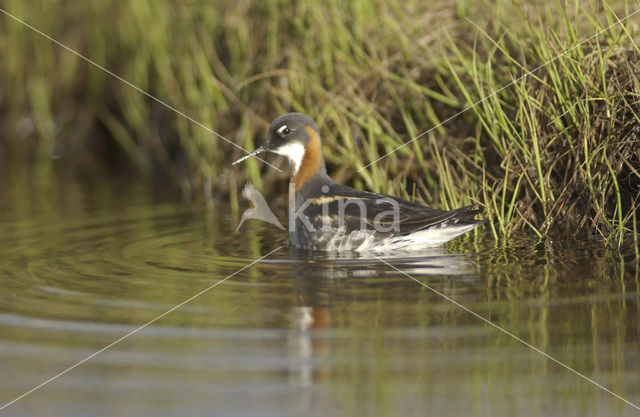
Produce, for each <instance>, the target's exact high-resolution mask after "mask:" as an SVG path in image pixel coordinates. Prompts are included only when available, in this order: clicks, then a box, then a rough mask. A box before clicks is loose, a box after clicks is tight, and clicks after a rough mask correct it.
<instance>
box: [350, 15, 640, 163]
mask: <svg viewBox="0 0 640 417" xmlns="http://www.w3.org/2000/svg"><path fill="white" fill-rule="evenodd" d="M638 12H640V9H638V10H636V11H635V12H633V13H631V14H629V15H627V16H625V17H623V18H622V19H618V20H617V21H616V22H615V23H612V24H611V25H609V26H607V27H606V28H604V29H602V30H601V31H599V32H597V33H596V34H595V35H592V36H590V37H588V38H587V39H584V40H583V41H581V42H580V43H578V44H576V45H574V46H572V47H571V48H569V49H567V50H566V51H564V52H563V53H561V54H560V55H557V56H555V57H554V58H551V59H550V60H548V61H547V62H545V63H544V64H540V65H538V66H537V67H535V68H534V69H532V70H531V71H527V72H525V73H524V74H523V75H521V76H520V77H518V78H516V79H515V80H513V81H511V82H510V83H508V84H505V85H503V86H502V87H500V88H499V89H497V90H496V91H494V92H493V93H491V94H489V95H488V96H486V97H484V98H482V99H480V100H478V101H476V102H475V103H473V104H470V105H468V106H467V107H465V108H464V109H462V110H460V111H459V112H458V113H456V114H454V115H453V116H451V117H448V118H447V119H445V120H444V121H443V122H440V123H439V124H437V125H435V126H433V127H432V128H431V129H429V130H426V131H424V132H422V133H420V134H419V135H418V136H416V137H414V138H413V139H411V140H409V141H407V142H405V143H403V144H402V145H400V146H398V147H397V148H395V149H394V150H392V151H390V152H387V153H386V154H384V155H382V156H381V157H380V158H378V159H376V160H375V161H373V162H370V163H369V164H367V165H365V166H363V167H362V168H360V169H359V170H358V171H357V172H360V171H362V170H365V169H367V168H369V167H370V166H371V165H373V164H375V163H377V162H378V161H380V160H381V159H384V158H386V157H387V156H389V155H391V154H392V153H394V152H396V151H398V150H400V149H402V148H404V147H405V146H407V145H409V144H410V143H412V142H414V141H416V140H418V139H420V138H421V137H423V136H424V135H426V134H428V133H430V132H432V131H433V130H435V129H437V128H439V127H440V126H442V125H444V124H445V123H447V122H449V121H450V120H453V119H455V118H456V117H458V116H460V115H461V114H462V113H464V112H466V111H467V110H470V109H472V108H474V107H475V106H477V105H478V104H480V103H482V102H484V101H486V100H487V99H490V98H491V97H493V96H495V95H496V94H498V93H500V92H501V91H502V90H504V89H505V88H508V87H511V86H512V85H513V84H515V83H517V82H518V81H520V80H522V79H524V78H527V77H528V76H529V75H531V74H533V73H534V72H536V71H538V70H539V69H540V68H543V67H545V66H547V65H549V64H550V63H552V62H554V61H556V60H558V59H560V58H562V57H563V56H565V55H566V54H568V53H569V52H571V51H573V50H574V49H576V48H579V47H580V46H582V45H584V44H585V43H587V42H589V41H590V40H592V39H593V38H596V37H598V36H599V35H601V34H602V33H604V32H606V31H608V30H609V29H611V28H612V27H614V26H617V25H619V24H622V22H624V21H625V20H627V19H630V18H631V17H632V16H634V15H636V14H637V13H638Z"/></svg>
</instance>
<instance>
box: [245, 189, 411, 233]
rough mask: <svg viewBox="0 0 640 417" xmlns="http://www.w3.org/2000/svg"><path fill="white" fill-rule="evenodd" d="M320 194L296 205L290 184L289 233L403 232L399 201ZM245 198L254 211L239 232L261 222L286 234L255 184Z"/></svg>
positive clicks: (387, 198)
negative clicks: (320, 230) (251, 222)
mask: <svg viewBox="0 0 640 417" xmlns="http://www.w3.org/2000/svg"><path fill="white" fill-rule="evenodd" d="M321 191H322V193H323V195H322V196H320V197H315V198H308V199H305V200H302V201H297V200H296V195H297V193H296V190H295V185H294V184H292V183H290V184H289V232H291V233H293V232H295V231H296V227H303V228H304V229H305V231H306V232H316V230H317V229H318V228H323V227H330V228H336V229H341V228H345V229H358V230H374V231H376V232H380V233H393V232H396V233H397V232H399V231H400V205H399V203H398V201H397V200H395V199H393V198H391V197H380V198H377V199H367V200H365V199H363V198H359V197H354V196H335V195H330V194H329V187H328V186H326V185H325V186H323V187H322V189H321ZM242 195H243V196H244V198H246V199H247V200H249V201H250V202H251V204H252V207H250V208H248V209H246V210H245V211H244V213H242V218H241V219H240V224H238V227H237V228H236V232H237V231H238V230H240V227H241V226H242V225H243V224H244V222H246V221H247V220H261V221H263V222H266V223H270V224H273V225H274V226H276V227H278V228H280V229H282V230H285V227H284V226H282V224H281V223H280V221H279V220H278V218H277V217H276V215H275V214H274V213H273V211H272V210H271V208H270V207H269V204H268V203H267V200H266V199H265V198H264V196H263V195H262V194H261V193H260V192H259V191H258V190H256V189H255V187H254V186H253V184H250V183H249V184H247V185H245V187H244V189H243V190H242ZM310 209H311V210H310ZM311 212H313V213H315V214H314V216H313V217H314V220H315V221H312V219H311V218H310V217H309V213H311Z"/></svg>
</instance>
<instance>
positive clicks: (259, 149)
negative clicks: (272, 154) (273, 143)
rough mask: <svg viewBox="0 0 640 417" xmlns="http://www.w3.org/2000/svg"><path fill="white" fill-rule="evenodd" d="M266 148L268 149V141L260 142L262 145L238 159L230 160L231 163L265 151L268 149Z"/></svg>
mask: <svg viewBox="0 0 640 417" xmlns="http://www.w3.org/2000/svg"><path fill="white" fill-rule="evenodd" d="M268 150H269V142H267V143H264V144H262V146H259V147H258V148H257V149H256V150H255V151H253V152H250V153H248V154H246V155H245V156H243V157H242V158H240V159H238V160H237V161H235V162H232V163H231V165H235V164H239V163H240V162H242V161H244V160H245V159H249V158H251V157H252V156H256V155H258V154H259V153H262V152H265V151H268Z"/></svg>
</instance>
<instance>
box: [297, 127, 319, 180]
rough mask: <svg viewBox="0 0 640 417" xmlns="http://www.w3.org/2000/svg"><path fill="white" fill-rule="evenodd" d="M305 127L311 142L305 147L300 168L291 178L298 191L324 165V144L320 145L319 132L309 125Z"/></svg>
mask: <svg viewBox="0 0 640 417" xmlns="http://www.w3.org/2000/svg"><path fill="white" fill-rule="evenodd" d="M304 129H305V130H306V131H307V134H308V135H309V143H307V146H306V147H305V150H304V156H303V157H302V162H301V163H300V168H299V169H298V172H297V173H296V174H295V175H294V176H293V178H292V179H291V182H293V183H294V184H295V186H296V191H299V190H300V189H302V187H304V185H305V184H306V183H307V181H308V180H309V178H311V177H313V175H314V174H315V173H316V172H318V170H319V169H320V168H321V167H322V146H321V145H320V137H319V136H318V132H316V131H315V130H314V129H313V128H311V127H309V126H305V128H304Z"/></svg>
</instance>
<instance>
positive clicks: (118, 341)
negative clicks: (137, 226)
mask: <svg viewBox="0 0 640 417" xmlns="http://www.w3.org/2000/svg"><path fill="white" fill-rule="evenodd" d="M280 249H282V246H278V247H277V248H275V249H274V250H272V251H271V252H269V253H267V254H266V255H264V256H261V257H260V258H258V259H255V260H253V261H251V263H249V264H247V265H245V266H243V267H242V268H240V269H238V270H237V271H236V272H234V273H233V274H231V275H228V276H227V277H225V278H223V279H221V280H220V281H218V282H216V283H215V284H212V285H210V286H208V287H207V288H205V289H204V290H202V291H200V292H199V293H197V294H195V295H193V296H191V297H189V298H187V299H186V300H184V301H183V302H181V303H180V304H178V305H176V306H174V307H172V308H171V309H169V310H167V311H165V312H164V313H162V314H160V315H159V316H157V317H155V318H154V319H152V320H150V321H148V322H146V323H145V324H143V325H141V326H138V327H136V328H135V329H133V330H131V331H130V332H129V333H127V334H125V335H124V336H122V337H120V338H119V339H117V340H115V341H113V342H111V343H109V344H108V345H107V346H105V347H103V348H102V349H100V350H98V351H97V352H94V353H92V354H91V355H89V356H87V357H86V358H84V359H82V360H81V361H79V362H77V363H75V364H74V365H71V366H70V367H68V368H67V369H65V370H64V371H62V372H60V373H58V374H56V375H54V376H52V377H51V378H49V379H47V380H46V381H44V382H42V383H41V384H39V385H37V386H35V387H33V388H32V389H30V390H29V391H27V392H25V393H24V394H22V395H20V396H19V397H17V398H14V399H13V400H11V401H9V402H8V403H6V404H4V405H3V406H0V411H2V410H4V409H5V408H7V407H9V406H10V405H11V404H13V403H15V402H16V401H19V400H20V399H22V398H24V397H26V396H27V395H29V394H31V393H32V392H34V391H36V390H38V389H40V388H42V387H43V386H45V385H47V384H48V383H49V382H51V381H53V380H55V379H57V378H59V377H61V376H62V375H64V374H66V373H67V372H69V371H71V370H72V369H74V368H77V367H78V366H80V365H82V364H83V363H85V362H86V361H88V360H89V359H91V358H93V357H95V356H97V355H99V354H101V353H102V352H104V351H105V350H107V349H109V348H110V347H112V346H114V345H115V344H117V343H120V342H121V341H123V340H124V339H126V338H127V337H129V336H131V335H134V334H136V333H138V332H139V331H140V330H142V329H144V328H145V327H147V326H149V325H151V324H153V323H155V322H156V321H158V320H160V319H161V318H163V317H164V316H166V315H167V314H169V313H171V312H173V311H175V310H177V309H179V308H180V307H182V306H183V305H185V304H187V303H188V302H190V301H192V300H194V299H195V298H197V297H199V296H201V295H202V294H204V293H206V292H207V291H209V290H211V289H213V288H215V287H217V286H218V285H220V284H222V283H223V282H225V281H226V280H228V279H229V278H231V277H233V276H235V275H237V274H239V273H240V272H242V271H244V270H245V269H247V268H249V267H250V266H251V265H253V264H255V263H257V262H260V261H261V260H263V259H264V258H266V257H267V256H269V255H271V254H272V253H274V252H276V251H277V250H280Z"/></svg>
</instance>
